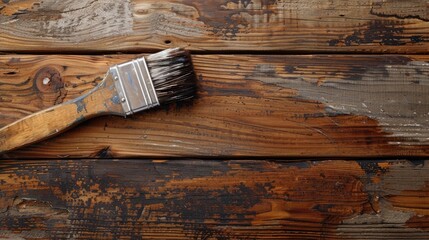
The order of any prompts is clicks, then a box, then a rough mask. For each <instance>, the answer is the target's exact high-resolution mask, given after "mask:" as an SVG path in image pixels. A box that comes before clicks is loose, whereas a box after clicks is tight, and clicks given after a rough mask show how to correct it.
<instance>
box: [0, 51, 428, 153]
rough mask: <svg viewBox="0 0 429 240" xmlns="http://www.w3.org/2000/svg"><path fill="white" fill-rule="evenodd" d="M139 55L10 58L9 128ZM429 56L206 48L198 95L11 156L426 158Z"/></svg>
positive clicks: (104, 121)
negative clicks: (262, 52)
mask: <svg viewBox="0 0 429 240" xmlns="http://www.w3.org/2000/svg"><path fill="white" fill-rule="evenodd" d="M133 57H135V56H132V55H115V56H76V55H59V56H35V55H6V56H1V57H0V64H1V65H0V84H1V85H0V91H1V101H2V102H3V104H2V106H1V107H0V113H1V116H2V118H0V124H2V125H5V124H7V123H10V122H12V121H13V120H16V119H19V118H21V117H23V116H25V115H28V114H30V113H32V112H35V111H38V110H40V109H44V108H47V107H49V106H52V105H53V104H58V103H61V102H63V101H67V100H70V99H73V98H75V97H77V96H79V95H80V94H82V93H84V92H85V91H88V90H89V89H91V88H93V86H94V85H96V84H97V82H99V81H100V80H101V79H102V76H103V75H104V73H105V72H106V70H107V68H108V66H110V65H112V64H114V63H118V62H123V61H127V60H129V59H132V58H133ZM428 60H429V58H428V57H426V56H399V55H396V56H379V55H374V56H361V55H335V56H327V55H311V56H310V55H309V56H281V55H276V56H269V55H267V56H251V55H240V56H234V55H195V56H193V62H194V65H195V71H196V73H197V75H198V89H199V92H198V96H197V98H196V99H195V100H193V101H191V102H186V103H184V104H180V105H176V106H166V107H164V108H161V109H155V110H151V111H148V112H145V113H142V114H136V115H135V116H133V117H132V118H128V119H123V118H119V117H104V118H99V119H95V120H93V121H90V122H87V123H85V124H83V125H80V126H79V127H77V128H76V129H73V130H71V131H69V132H66V133H64V134H63V135H61V136H59V137H57V138H54V139H51V140H47V141H45V142H42V143H39V144H36V145H33V146H30V147H28V148H25V149H21V150H18V151H15V152H10V153H8V154H7V155H4V156H3V157H6V158H7V157H26V156H27V157H28V156H32V157H36V156H37V157H53V158H56V157H88V156H93V157H98V156H102V157H103V156H104V157H108V156H110V157H130V156H160V157H163V156H177V157H186V156H224V157H228V156H259V157H263V156H268V157H281V156H289V157H293V156H305V157H312V156H320V157H323V156H324V157H329V156H346V157H353V156H394V155H403V156H427V155H428V147H427V145H428V141H427V139H428V136H429V132H428V131H429V130H428V129H429V127H428V114H429V111H428V108H429V107H428V104H429V99H428V98H429V94H427V93H428V92H429V89H428V85H429V84H428V81H429V80H428V79H429V78H428V76H429V63H428ZM46 76H49V77H50V78H51V79H52V82H51V84H48V85H43V79H45V77H46ZM40 81H42V84H40Z"/></svg>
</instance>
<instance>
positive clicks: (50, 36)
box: [0, 0, 429, 54]
mask: <svg viewBox="0 0 429 240" xmlns="http://www.w3.org/2000/svg"><path fill="white" fill-rule="evenodd" d="M0 32H1V33H2V34H1V35H0V42H1V44H0V51H31V52H35V51H37V52H41V51H50V52H56V51H81V52H83V51H91V52H94V51H142V50H151V51H153V50H155V49H164V48H166V47H171V46H181V47H186V48H188V49H192V50H194V51H217V52H218V51H225V50H241V51H249V50H250V51H266V50H272V51H278V50H282V51H300V52H303V51H304V52H372V53H408V54H409V53H427V52H428V49H429V43H428V42H429V6H428V4H427V1H426V0H407V1H400V0H389V1H381V0H374V1H368V0H348V1H343V0H331V1H326V0H297V1H290V0H251V1H250V0H208V1H207V0H130V1H116V0H104V1H93V0H82V1H79V2H76V1H72V0H66V1H64V0H43V1H41V0H19V1H2V2H1V3H0Z"/></svg>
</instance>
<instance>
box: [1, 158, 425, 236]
mask: <svg viewBox="0 0 429 240" xmlns="http://www.w3.org/2000/svg"><path fill="white" fill-rule="evenodd" d="M428 163H429V162H428V161H407V160H392V161H390V160H384V161H365V160H362V161H350V160H349V161H340V160H336V161H297V162H288V163H286V162H281V161H247V160H245V161H211V160H174V161H160V160H156V161H151V160H140V161H139V160H135V161H133V160H119V161H112V160H102V161H100V160H73V161H71V160H68V161H64V160H60V161H53V160H50V161H49V160H48V161H45V160H43V161H21V160H16V161H1V162H0V169H1V171H0V210H1V211H0V236H1V237H6V238H9V239H21V238H25V239H64V238H73V239H140V238H148V239H276V238H278V239H286V238H290V239H402V238H407V239H428V237H429V232H428V230H429V228H428V226H429V222H428V219H429V211H428V209H427V206H428V203H429V188H428V184H427V183H428V182H429V168H428V166H429V164H428Z"/></svg>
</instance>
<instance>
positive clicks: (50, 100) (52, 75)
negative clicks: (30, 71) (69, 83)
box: [33, 66, 67, 106]
mask: <svg viewBox="0 0 429 240" xmlns="http://www.w3.org/2000/svg"><path fill="white" fill-rule="evenodd" d="M33 82H34V84H33V88H34V91H35V92H36V93H37V95H38V96H39V98H41V99H42V101H43V102H44V104H43V105H45V106H47V105H54V104H59V103H62V102H63V100H64V98H65V96H66V93H67V91H66V90H65V89H64V81H63V79H62V77H61V73H60V72H59V71H58V70H57V69H56V68H55V67H51V66H47V67H43V68H41V69H40V70H38V71H37V73H36V74H35V76H34V80H33Z"/></svg>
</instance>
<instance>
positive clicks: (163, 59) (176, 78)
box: [146, 48, 196, 104]
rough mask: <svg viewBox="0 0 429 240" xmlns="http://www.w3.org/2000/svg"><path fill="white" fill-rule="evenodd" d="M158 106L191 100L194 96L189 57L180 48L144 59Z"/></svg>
mask: <svg viewBox="0 0 429 240" xmlns="http://www.w3.org/2000/svg"><path fill="white" fill-rule="evenodd" d="M146 63H147V66H148V69H149V73H150V76H151V78H152V82H153V85H154V88H155V91H156V94H157V96H158V101H159V103H160V104H167V103H171V102H177V101H183V100H188V99H191V98H193V97H194V96H195V94H196V75H195V72H194V68H193V65H192V60H191V55H190V54H189V52H188V51H185V50H183V49H181V48H172V49H167V50H164V51H161V52H158V53H155V54H152V55H149V56H148V57H146Z"/></svg>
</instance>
